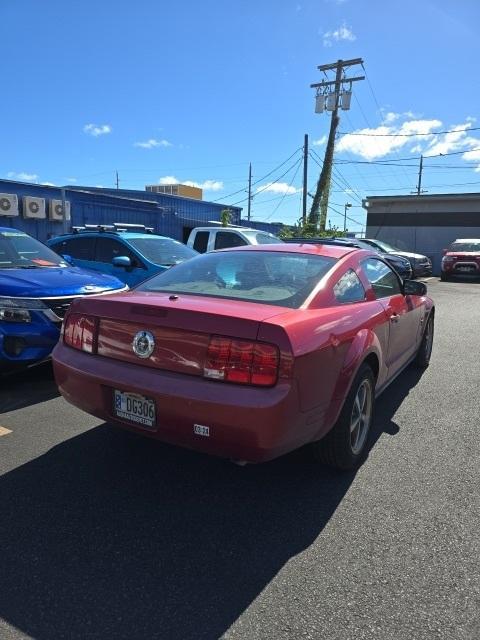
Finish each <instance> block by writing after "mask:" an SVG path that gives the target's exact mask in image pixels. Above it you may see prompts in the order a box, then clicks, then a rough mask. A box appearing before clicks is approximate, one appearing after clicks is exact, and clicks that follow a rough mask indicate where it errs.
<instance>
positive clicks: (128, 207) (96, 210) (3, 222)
mask: <svg viewBox="0 0 480 640" xmlns="http://www.w3.org/2000/svg"><path fill="white" fill-rule="evenodd" d="M175 186H177V185H175ZM188 188H191V187H188ZM63 203H65V209H66V215H64V214H63V206H62V205H63ZM226 206H227V205H225V204H221V203H219V202H206V201H205V200H201V199H197V198H192V197H191V196H190V197H185V196H180V195H170V194H168V193H155V192H148V193H147V192H146V191H139V190H138V191H137V190H132V189H108V188H100V187H87V186H66V187H64V188H62V187H53V186H48V185H40V184H28V183H26V182H18V181H15V180H2V179H0V227H15V228H17V229H21V230H23V231H26V232H27V233H29V234H30V235H32V236H34V237H35V238H38V239H39V240H41V241H43V242H45V240H47V239H48V238H51V237H52V236H57V235H59V234H61V233H66V232H67V231H70V229H71V228H72V227H73V226H82V225H84V224H102V225H109V224H110V225H111V224H113V223H114V222H123V223H130V224H132V223H133V224H143V225H145V226H147V227H152V228H153V229H154V230H155V232H156V233H159V234H162V235H165V236H169V237H171V238H175V239H176V240H180V241H183V242H186V240H187V238H188V236H189V234H190V231H191V230H192V229H193V228H194V227H204V226H207V225H209V224H219V223H220V221H221V219H222V210H223V209H225V208H226ZM228 208H229V209H230V215H231V222H232V224H242V221H241V219H240V214H241V211H242V209H241V208H240V207H236V206H232V205H228ZM272 228H274V227H272Z"/></svg>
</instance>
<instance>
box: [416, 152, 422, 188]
mask: <svg viewBox="0 0 480 640" xmlns="http://www.w3.org/2000/svg"><path fill="white" fill-rule="evenodd" d="M422 171H423V155H422V156H420V168H419V169H418V185H417V196H419V195H420V194H421V193H422Z"/></svg>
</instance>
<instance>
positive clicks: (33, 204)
mask: <svg viewBox="0 0 480 640" xmlns="http://www.w3.org/2000/svg"><path fill="white" fill-rule="evenodd" d="M23 217H24V218H36V219H37V220H39V219H42V218H46V217H47V216H46V211H45V198H34V197H33V196H24V198H23Z"/></svg>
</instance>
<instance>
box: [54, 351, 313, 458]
mask: <svg viewBox="0 0 480 640" xmlns="http://www.w3.org/2000/svg"><path fill="white" fill-rule="evenodd" d="M53 366H54V372H55V379H56V382H57V384H58V387H59V389H60V392H61V394H62V395H63V396H64V398H65V399H66V400H68V401H69V402H71V403H72V404H74V405H75V406H77V407H79V408H80V409H83V410H84V411H86V412H87V413H90V414H92V415H95V416H97V417H98V418H100V419H102V420H105V421H106V422H110V423H115V424H118V425H119V426H122V427H124V428H127V429H129V430H131V431H134V432H137V433H142V434H144V435H147V436H149V437H152V438H156V439H158V440H162V441H164V442H169V443H172V444H176V445H179V446H182V447H186V448H189V449H195V450H198V451H203V452H205V453H210V454H213V455H218V456H222V457H226V458H235V459H242V460H246V461H248V462H262V461H265V460H270V459H272V458H275V457H277V456H279V455H282V454H284V453H286V452H288V451H291V450H293V449H296V448H298V447H299V446H301V445H303V444H305V443H306V442H308V441H309V440H311V439H312V438H313V436H314V433H315V431H316V430H318V424H314V423H313V424H308V425H307V422H309V421H307V420H306V419H305V414H302V413H301V412H300V409H299V398H298V392H297V387H296V384H295V383H292V382H291V381H285V382H280V383H278V384H277V385H276V386H275V387H272V388H265V389H260V388H254V387H242V386H240V385H233V384H227V383H221V382H216V381H213V380H205V379H204V378H201V377H196V376H187V375H182V374H178V373H173V372H168V371H162V370H156V369H151V368H146V367H142V366H139V365H137V364H131V363H127V362H121V361H116V360H112V359H109V358H102V357H100V356H92V355H89V354H85V353H82V352H80V351H76V350H74V349H71V348H69V347H66V346H65V345H63V344H62V343H59V344H58V345H57V347H56V348H55V350H54V352H53ZM114 389H118V390H120V391H131V392H135V393H139V394H141V395H144V396H147V397H150V398H152V399H153V400H154V401H155V408H156V427H155V430H150V429H144V428H142V427H141V426H139V425H133V424H131V423H128V422H125V421H122V420H120V419H119V418H118V417H116V416H114V413H113V390H114ZM194 425H202V426H208V427H209V431H210V435H209V436H208V437H205V436H201V435H196V434H195V433H194Z"/></svg>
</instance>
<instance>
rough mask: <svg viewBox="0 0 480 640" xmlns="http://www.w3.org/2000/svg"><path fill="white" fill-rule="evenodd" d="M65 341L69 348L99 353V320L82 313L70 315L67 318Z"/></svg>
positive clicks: (64, 329) (64, 330)
mask: <svg viewBox="0 0 480 640" xmlns="http://www.w3.org/2000/svg"><path fill="white" fill-rule="evenodd" d="M63 341H64V342H65V344H66V345H68V346H69V347H73V348H74V349H79V350H80V351H85V352H86V353H96V352H97V318H94V317H93V316H85V315H83V314H81V313H70V314H68V315H67V317H66V318H65V322H64V327H63Z"/></svg>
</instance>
